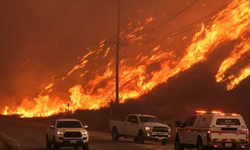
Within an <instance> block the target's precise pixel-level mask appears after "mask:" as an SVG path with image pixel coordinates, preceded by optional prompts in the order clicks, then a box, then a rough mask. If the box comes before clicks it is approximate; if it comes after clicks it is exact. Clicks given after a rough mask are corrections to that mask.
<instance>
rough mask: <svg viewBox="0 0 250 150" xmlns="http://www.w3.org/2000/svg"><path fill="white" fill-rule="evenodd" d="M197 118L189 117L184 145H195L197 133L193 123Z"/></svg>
mask: <svg viewBox="0 0 250 150" xmlns="http://www.w3.org/2000/svg"><path fill="white" fill-rule="evenodd" d="M196 118H197V116H191V117H190V121H189V123H188V124H187V125H186V127H187V131H186V134H184V136H185V140H186V143H188V144H196V143H197V137H198V133H197V132H196V127H195V121H196Z"/></svg>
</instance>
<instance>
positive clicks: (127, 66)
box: [2, 0, 250, 117]
mask: <svg viewBox="0 0 250 150" xmlns="http://www.w3.org/2000/svg"><path fill="white" fill-rule="evenodd" d="M211 17H212V16H211ZM249 18H250V2H249V1H246V0H237V1H236V0H235V1H232V2H231V3H229V4H228V6H227V7H226V8H225V9H224V10H222V11H220V12H218V13H217V14H216V15H215V16H214V17H213V18H211V21H209V22H208V23H205V22H204V23H201V24H198V25H197V24H195V25H194V26H195V27H196V28H195V30H197V33H195V34H194V35H193V37H192V40H191V43H189V45H188V46H187V47H186V48H185V51H184V52H182V53H181V54H179V53H180V52H177V51H176V50H175V49H174V48H173V49H170V48H169V49H170V50H168V49H164V48H163V46H162V45H158V44H157V42H152V43H150V44H149V45H148V46H146V47H145V40H144V39H145V38H146V37H147V34H141V33H142V32H143V31H144V28H146V27H147V26H148V25H150V24H151V23H153V22H154V21H155V20H157V18H153V17H151V16H149V17H148V18H147V19H144V20H139V21H135V22H131V23H129V24H128V25H127V26H128V28H129V29H133V30H132V31H131V32H126V31H125V30H124V31H122V34H121V39H122V41H123V43H122V44H124V46H123V47H122V49H121V54H122V55H123V57H122V59H121V62H120V102H121V103H124V102H126V100H128V99H130V98H134V99H136V98H138V97H140V96H141V95H143V94H145V93H147V92H149V91H150V90H152V89H153V88H155V87H156V86H157V85H158V84H161V83H164V82H167V81H168V79H169V78H171V77H174V76H176V75H178V74H179V73H180V72H184V71H186V70H188V69H190V68H191V67H192V66H193V65H195V64H197V63H201V62H204V61H205V60H206V59H207V57H208V56H209V54H211V53H213V52H214V51H215V50H219V46H220V45H221V44H223V43H225V42H232V41H233V42H235V41H236V40H237V41H240V42H239V43H237V44H236V45H235V48H234V49H230V50H228V53H229V55H228V58H226V59H225V60H224V61H223V62H222V63H221V64H220V67H219V70H218V72H217V74H216V75H215V81H216V82H219V83H226V84H227V86H226V87H225V88H227V90H232V89H234V88H235V87H236V86H237V85H238V84H240V83H241V81H243V80H244V79H245V78H247V77H248V76H249V75H250V66H249V65H250V64H247V65H246V66H244V67H243V68H241V69H239V70H238V71H237V72H233V73H232V72H231V71H230V69H231V68H232V67H233V66H235V65H238V60H240V59H242V58H243V57H242V56H243V55H246V54H248V53H249V50H250V49H249V44H250V40H249V38H248V37H247V36H246V35H247V34H248V33H249V29H250V26H249V24H250V19H249ZM177 33H178V32H177ZM171 36H172V35H170V36H169V39H167V40H166V43H167V44H168V43H171V42H172V41H171V40H172V39H171ZM185 39H186V38H185V36H184V37H183V40H185ZM159 40H161V38H159ZM87 49H88V53H86V54H85V55H84V56H83V57H79V58H78V60H79V63H78V64H76V65H75V66H74V67H73V68H72V69H71V70H69V71H67V73H66V74H65V75H64V76H60V77H58V75H55V76H53V77H52V80H51V82H50V83H48V84H47V85H44V86H43V90H42V91H41V92H40V94H39V95H38V96H37V97H36V98H25V99H24V100H23V101H22V103H21V104H20V105H18V106H16V107H14V108H12V107H9V106H5V108H4V110H3V111H2V114H4V115H11V114H19V115H22V117H35V116H38V117H44V116H50V115H53V114H57V113H60V112H64V111H65V109H66V108H67V103H69V105H70V109H71V110H72V111H76V110H77V109H88V110H96V109H99V108H101V107H108V106H109V103H110V102H111V101H113V100H114V97H115V92H114V91H115V70H114V68H115V67H114V65H115V59H114V57H113V56H114V55H113V54H111V52H113V51H114V50H115V44H114V43H112V42H110V41H109V40H107V39H104V40H103V41H101V42H100V45H99V46H97V47H89V48H87ZM128 54H129V57H126V55H128ZM96 60H100V61H98V62H100V63H99V64H97V63H96ZM94 66H95V68H96V66H99V67H100V68H99V70H94V69H93V68H94ZM150 66H154V67H153V68H154V69H153V70H152V69H150ZM155 66H157V67H155ZM155 68H157V69H155ZM72 74H77V75H78V78H81V79H84V78H86V79H89V80H88V81H87V82H86V83H85V84H78V85H74V86H72V87H71V88H70V89H69V90H68V91H69V93H70V100H67V99H62V98H60V97H59V96H57V95H54V94H50V93H51V92H52V91H53V90H54V89H55V88H56V87H57V84H59V83H60V82H64V81H65V80H66V79H67V78H68V77H69V76H71V75H72Z"/></svg>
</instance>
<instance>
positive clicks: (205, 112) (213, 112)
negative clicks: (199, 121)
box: [194, 110, 222, 114]
mask: <svg viewBox="0 0 250 150" xmlns="http://www.w3.org/2000/svg"><path fill="white" fill-rule="evenodd" d="M194 113H195V114H210V113H212V114H221V113H222V112H221V111H205V110H197V111H195V112H194Z"/></svg>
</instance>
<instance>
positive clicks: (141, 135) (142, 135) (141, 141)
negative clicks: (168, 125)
mask: <svg viewBox="0 0 250 150" xmlns="http://www.w3.org/2000/svg"><path fill="white" fill-rule="evenodd" d="M138 139H139V142H140V143H141V144H144V141H145V137H144V134H143V132H142V131H140V132H139V134H138Z"/></svg>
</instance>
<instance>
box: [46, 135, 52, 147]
mask: <svg viewBox="0 0 250 150" xmlns="http://www.w3.org/2000/svg"><path fill="white" fill-rule="evenodd" d="M46 148H47V149H51V148H52V143H51V142H50V141H49V138H48V135H47V134H46Z"/></svg>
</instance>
